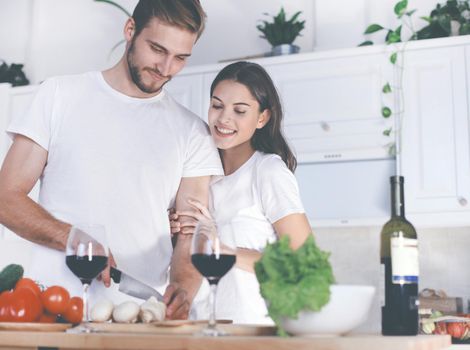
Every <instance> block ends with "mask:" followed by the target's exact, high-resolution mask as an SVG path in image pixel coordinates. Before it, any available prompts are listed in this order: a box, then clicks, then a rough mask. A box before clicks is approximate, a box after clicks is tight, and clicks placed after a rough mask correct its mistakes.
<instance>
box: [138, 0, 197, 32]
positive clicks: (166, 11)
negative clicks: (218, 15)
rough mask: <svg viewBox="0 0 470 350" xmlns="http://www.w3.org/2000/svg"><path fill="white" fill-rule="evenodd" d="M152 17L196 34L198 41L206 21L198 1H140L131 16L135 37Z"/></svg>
mask: <svg viewBox="0 0 470 350" xmlns="http://www.w3.org/2000/svg"><path fill="white" fill-rule="evenodd" d="M154 17H156V18H158V19H159V20H161V21H162V22H164V23H166V24H169V25H172V26H175V27H178V28H181V29H185V30H188V31H190V32H191V33H196V34H197V38H198V39H199V37H200V36H201V34H202V32H203V30H204V26H205V21H206V14H205V12H204V10H203V9H202V7H201V4H200V2H199V0H140V1H139V3H138V4H137V6H136V7H135V9H134V13H133V14H132V18H133V19H134V22H135V35H136V36H137V35H139V34H140V32H141V31H142V30H143V29H144V28H145V27H146V26H147V24H148V23H149V21H150V20H151V19H152V18H154Z"/></svg>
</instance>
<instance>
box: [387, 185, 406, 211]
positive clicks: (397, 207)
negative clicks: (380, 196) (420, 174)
mask: <svg viewBox="0 0 470 350" xmlns="http://www.w3.org/2000/svg"><path fill="white" fill-rule="evenodd" d="M403 182H404V181H403V177H402V176H392V177H390V185H391V195H392V196H391V202H392V206H391V208H392V217H397V216H399V217H403V218H404V217H405V194H404V184H403Z"/></svg>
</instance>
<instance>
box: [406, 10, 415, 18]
mask: <svg viewBox="0 0 470 350" xmlns="http://www.w3.org/2000/svg"><path fill="white" fill-rule="evenodd" d="M416 11H417V10H416V9H414V10H411V11H408V12H406V13H405V15H407V16H408V17H411V16H412V15H413V14H414V13H415V12H416Z"/></svg>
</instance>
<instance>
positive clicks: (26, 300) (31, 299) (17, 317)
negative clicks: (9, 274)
mask: <svg viewBox="0 0 470 350" xmlns="http://www.w3.org/2000/svg"><path fill="white" fill-rule="evenodd" d="M41 314H42V304H41V299H40V298H39V296H37V295H36V293H35V292H34V291H33V290H32V289H30V288H20V289H18V290H15V291H14V292H13V294H12V296H11V297H10V318H11V321H13V322H35V321H37V320H38V319H39V317H40V316H41Z"/></svg>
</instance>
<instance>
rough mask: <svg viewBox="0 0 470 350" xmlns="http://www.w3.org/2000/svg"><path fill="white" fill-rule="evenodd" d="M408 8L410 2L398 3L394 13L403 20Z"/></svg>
mask: <svg viewBox="0 0 470 350" xmlns="http://www.w3.org/2000/svg"><path fill="white" fill-rule="evenodd" d="M407 7H408V0H401V1H399V2H397V3H396V5H395V8H394V9H393V11H394V12H395V14H396V15H397V16H398V18H401V17H402V16H403V15H404V14H405V12H406V8H407Z"/></svg>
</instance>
